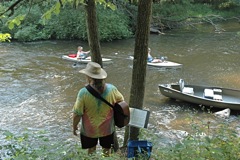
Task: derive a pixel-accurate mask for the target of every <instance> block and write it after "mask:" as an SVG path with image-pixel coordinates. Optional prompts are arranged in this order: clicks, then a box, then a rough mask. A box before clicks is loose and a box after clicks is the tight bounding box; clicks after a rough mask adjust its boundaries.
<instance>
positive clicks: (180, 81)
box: [179, 79, 194, 95]
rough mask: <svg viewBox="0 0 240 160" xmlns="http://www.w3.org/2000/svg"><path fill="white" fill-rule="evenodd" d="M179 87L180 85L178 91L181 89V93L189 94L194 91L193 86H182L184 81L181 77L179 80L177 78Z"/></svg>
mask: <svg viewBox="0 0 240 160" xmlns="http://www.w3.org/2000/svg"><path fill="white" fill-rule="evenodd" d="M179 87H180V91H181V92H182V93H185V94H191V95H193V94H194V91H193V88H192V87H185V86H184V81H183V79H180V80H179Z"/></svg>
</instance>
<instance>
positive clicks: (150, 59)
mask: <svg viewBox="0 0 240 160" xmlns="http://www.w3.org/2000/svg"><path fill="white" fill-rule="evenodd" d="M147 61H148V62H150V63H160V62H163V61H162V60H161V59H158V58H153V56H152V55H151V48H148V58H147Z"/></svg>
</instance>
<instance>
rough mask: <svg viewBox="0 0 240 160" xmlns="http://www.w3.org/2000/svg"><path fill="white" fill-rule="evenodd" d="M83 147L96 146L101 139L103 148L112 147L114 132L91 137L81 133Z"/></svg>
mask: <svg viewBox="0 0 240 160" xmlns="http://www.w3.org/2000/svg"><path fill="white" fill-rule="evenodd" d="M80 138H81V143H82V149H88V148H92V147H94V146H96V145H97V144H98V140H99V141H100V146H102V147H103V148H111V144H113V143H114V132H113V133H112V134H111V135H108V136H105V137H99V138H90V137H86V136H84V135H82V134H81V135H80Z"/></svg>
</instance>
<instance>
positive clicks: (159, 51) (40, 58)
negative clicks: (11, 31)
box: [0, 29, 240, 144]
mask: <svg viewBox="0 0 240 160" xmlns="http://www.w3.org/2000/svg"><path fill="white" fill-rule="evenodd" d="M238 31H239V30H238ZM239 44H240V37H239V36H237V31H236V30H235V29H234V30H232V31H231V30H230V29H228V30H227V31H226V32H223V33H221V34H215V33H209V32H207V33H206V32H203V33H193V32H192V33H188V32H181V31H171V32H169V33H166V34H165V35H151V36H150V43H149V46H150V47H151V49H152V54H153V56H156V57H158V56H167V57H168V59H169V60H170V61H174V62H178V63H182V64H183V68H182V69H177V70H176V69H162V68H155V67H147V79H146V89H145V99H144V108H145V109H148V110H150V111H151V117H150V124H149V130H151V131H154V133H155V134H156V135H159V141H160V143H161V144H167V143H171V142H174V141H175V140H177V139H181V138H182V137H184V136H185V134H186V133H187V132H191V125H190V124H191V123H192V122H193V116H192V115H194V121H195V122H197V123H199V124H200V123H202V124H204V125H206V123H208V122H211V124H212V126H215V125H216V124H218V123H219V122H221V121H223V120H222V119H219V118H216V117H214V116H212V115H211V114H209V113H207V112H206V111H202V110H201V109H199V108H200V107H199V106H198V105H194V104H188V103H185V102H178V101H173V100H169V99H168V98H166V97H164V96H163V95H161V94H160V92H159V90H158V84H159V83H173V82H178V80H179V79H180V78H182V79H184V80H185V83H193V84H199V85H214V86H222V87H227V88H236V89H240V78H239V75H240V68H239V67H238V65H239V56H240V54H239V51H240V45H239ZM79 45H82V46H83V47H84V48H86V50H87V49H88V46H87V44H86V43H83V42H79V41H43V42H32V43H16V42H12V43H2V44H0V84H1V88H0V93H1V97H0V105H1V107H0V113H1V120H0V126H1V129H2V130H10V131H11V132H19V131H22V130H23V129H24V128H28V129H30V130H42V129H43V130H47V131H49V132H50V133H51V134H50V135H49V136H50V137H52V138H56V139H65V140H66V139H72V140H76V139H77V138H76V137H73V136H72V132H71V125H72V124H71V109H72V106H73V103H74V101H75V98H76V94H77V92H78V90H79V88H81V87H82V86H83V85H84V84H85V77H84V76H82V75H80V74H79V73H78V71H79V70H80V69H82V68H84V67H85V65H82V64H77V66H73V63H72V62H68V61H65V60H62V59H61V56H62V55H63V54H68V53H73V52H76V47H77V46H79ZM101 47H102V55H103V56H104V57H107V58H111V59H113V63H110V64H105V65H104V69H106V71H107V72H108V78H107V81H108V82H111V83H113V84H115V85H116V86H117V87H118V88H119V89H120V91H121V92H122V93H123V94H124V96H125V99H126V100H127V101H128V100H129V92H130V86H131V74H132V61H131V60H130V59H129V56H130V55H133V50H134V39H129V40H122V41H114V42H110V43H102V44H101ZM193 108H194V109H193ZM196 111H197V112H198V113H195V112H196ZM229 123H231V125H232V126H236V127H239V126H238V125H237V124H238V123H239V122H238V120H237V118H235V116H232V117H231V120H230V121H229ZM118 132H119V137H122V136H123V135H122V133H123V130H119V131H118Z"/></svg>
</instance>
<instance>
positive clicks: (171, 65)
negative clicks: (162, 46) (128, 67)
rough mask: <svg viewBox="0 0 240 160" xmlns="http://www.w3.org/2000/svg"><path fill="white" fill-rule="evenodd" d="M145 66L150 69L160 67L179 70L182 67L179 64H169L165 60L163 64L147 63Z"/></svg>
mask: <svg viewBox="0 0 240 160" xmlns="http://www.w3.org/2000/svg"><path fill="white" fill-rule="evenodd" d="M130 59H131V60H133V59H134V57H133V56H130ZM147 65H148V66H152V67H160V68H181V67H182V64H180V63H176V62H171V61H167V60H164V61H163V62H159V63H151V62H148V63H147Z"/></svg>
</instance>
